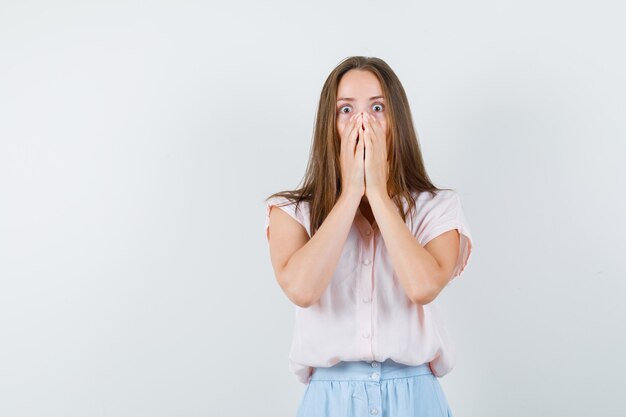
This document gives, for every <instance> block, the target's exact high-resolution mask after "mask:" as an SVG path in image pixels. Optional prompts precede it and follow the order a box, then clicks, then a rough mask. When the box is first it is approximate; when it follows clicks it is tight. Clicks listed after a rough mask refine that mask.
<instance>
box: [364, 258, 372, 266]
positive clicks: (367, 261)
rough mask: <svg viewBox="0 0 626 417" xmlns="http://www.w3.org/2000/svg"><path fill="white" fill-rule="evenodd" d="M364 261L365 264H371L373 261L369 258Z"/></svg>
mask: <svg viewBox="0 0 626 417" xmlns="http://www.w3.org/2000/svg"><path fill="white" fill-rule="evenodd" d="M363 263H364V264H365V265H369V264H370V263H371V261H370V260H369V259H366V260H365V261H363Z"/></svg>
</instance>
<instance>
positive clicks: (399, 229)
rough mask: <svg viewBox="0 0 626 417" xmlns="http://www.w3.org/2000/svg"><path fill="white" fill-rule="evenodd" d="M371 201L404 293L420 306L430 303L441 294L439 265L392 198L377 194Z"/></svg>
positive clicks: (369, 198) (370, 198)
mask: <svg viewBox="0 0 626 417" xmlns="http://www.w3.org/2000/svg"><path fill="white" fill-rule="evenodd" d="M368 200H369V203H370V207H371V208H372V212H373V213H374V217H375V218H376V223H377V224H378V228H379V229H380V233H381V235H382V238H383V240H384V242H385V247H386V249H387V252H388V253H389V257H390V258H391V263H392V265H393V269H394V271H395V273H396V275H397V276H398V280H399V281H400V283H401V285H402V287H403V288H404V291H405V292H406V294H407V296H408V297H409V299H411V300H412V301H413V302H414V303H416V304H427V303H429V302H430V301H432V299H434V297H435V296H436V295H437V294H438V292H439V291H440V289H439V288H438V285H437V282H438V281H439V280H438V274H439V273H440V267H439V264H438V263H437V261H436V259H435V258H434V257H433V256H432V255H431V254H430V253H429V252H428V251H427V250H426V249H424V248H423V247H422V246H421V245H420V244H419V242H418V241H417V239H416V238H415V236H413V234H412V233H411V231H410V230H409V229H408V228H407V226H406V224H405V223H404V222H403V221H402V217H401V216H400V214H399V213H398V212H397V211H396V206H395V203H394V202H393V200H392V199H391V198H390V197H389V196H388V195H386V194H385V195H381V194H374V195H373V196H371V197H368Z"/></svg>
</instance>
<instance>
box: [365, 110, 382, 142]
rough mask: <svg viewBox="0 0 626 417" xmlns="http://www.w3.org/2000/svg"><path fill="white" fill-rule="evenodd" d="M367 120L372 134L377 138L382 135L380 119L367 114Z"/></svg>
mask: <svg viewBox="0 0 626 417" xmlns="http://www.w3.org/2000/svg"><path fill="white" fill-rule="evenodd" d="M368 121H369V124H370V125H371V129H372V131H373V132H374V133H375V134H374V136H376V137H377V138H381V137H383V134H382V127H383V126H382V124H381V123H380V120H378V119H377V118H376V117H374V116H370V115H369V114H368Z"/></svg>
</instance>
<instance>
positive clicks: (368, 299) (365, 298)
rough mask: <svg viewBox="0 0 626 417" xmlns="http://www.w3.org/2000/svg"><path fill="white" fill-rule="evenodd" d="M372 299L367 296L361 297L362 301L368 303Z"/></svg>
mask: <svg viewBox="0 0 626 417" xmlns="http://www.w3.org/2000/svg"><path fill="white" fill-rule="evenodd" d="M371 300H372V299H371V298H369V297H363V302H364V303H369V302H370V301H371Z"/></svg>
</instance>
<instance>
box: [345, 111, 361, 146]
mask: <svg viewBox="0 0 626 417" xmlns="http://www.w3.org/2000/svg"><path fill="white" fill-rule="evenodd" d="M357 121H358V117H356V115H354V116H352V117H351V118H350V120H349V121H348V124H347V125H346V126H345V127H344V128H343V135H342V137H341V146H342V147H343V146H349V145H348V144H352V149H354V142H355V141H356V138H355V137H354V135H355V130H356V126H357ZM344 142H345V143H344Z"/></svg>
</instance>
